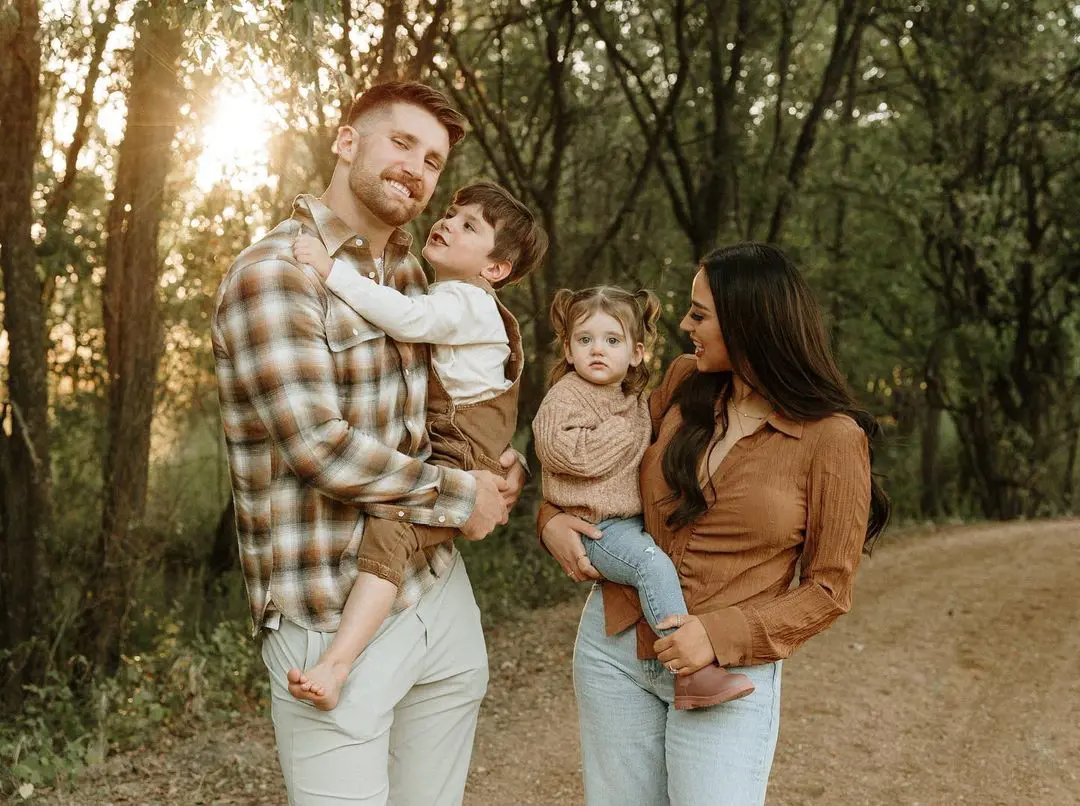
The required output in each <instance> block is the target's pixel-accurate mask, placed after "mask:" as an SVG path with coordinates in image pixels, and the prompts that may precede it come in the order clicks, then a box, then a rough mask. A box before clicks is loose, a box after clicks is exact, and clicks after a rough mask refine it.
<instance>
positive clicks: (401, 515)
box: [397, 509, 405, 518]
mask: <svg viewBox="0 0 1080 806" xmlns="http://www.w3.org/2000/svg"><path fill="white" fill-rule="evenodd" d="M397 516H398V517H399V518H404V517H405V510H403V509H399V510H398V514H397Z"/></svg>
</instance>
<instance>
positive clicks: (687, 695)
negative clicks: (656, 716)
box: [675, 663, 754, 711]
mask: <svg viewBox="0 0 1080 806" xmlns="http://www.w3.org/2000/svg"><path fill="white" fill-rule="evenodd" d="M753 692H754V684H753V683H751V682H750V678H749V677H747V676H746V675H744V674H731V673H730V672H729V671H728V670H727V669H725V668H723V667H722V666H717V665H716V664H715V663H711V664H709V665H708V666H705V667H703V668H701V669H698V670H697V671H696V672H694V673H693V674H688V675H685V676H678V677H676V678H675V707H676V708H677V709H678V710H680V711H688V710H690V709H692V708H707V707H709V706H710V705H718V704H719V703H722V702H729V701H731V700H737V699H739V698H740V697H745V696H746V695H747V694H752V693H753Z"/></svg>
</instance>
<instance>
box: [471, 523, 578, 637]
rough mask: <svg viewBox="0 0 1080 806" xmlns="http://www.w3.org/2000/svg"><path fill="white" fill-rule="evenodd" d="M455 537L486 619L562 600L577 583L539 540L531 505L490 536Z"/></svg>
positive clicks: (497, 618) (509, 614)
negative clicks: (485, 537) (479, 538)
mask: <svg viewBox="0 0 1080 806" xmlns="http://www.w3.org/2000/svg"><path fill="white" fill-rule="evenodd" d="M456 542H457V545H458V549H459V550H460V551H461V554H462V556H463V557H464V558H465V564H466V567H467V568H468V571H469V579H470V580H471V581H472V586H473V591H474V592H475V594H476V602H477V604H478V605H479V607H480V612H481V613H483V614H484V623H485V624H488V625H491V624H492V623H495V622H498V621H499V620H501V619H504V618H507V617H512V616H515V615H520V614H521V612H522V611H525V610H531V609H533V608H537V607H544V606H545V605H550V604H554V603H555V602H559V601H562V600H564V599H566V598H568V597H569V596H571V595H572V594H573V592H574V590H575V589H576V586H575V585H574V583H573V582H571V581H570V580H569V579H567V578H566V575H565V574H563V572H562V569H561V568H560V567H559V564H558V563H557V562H555V561H554V560H553V559H552V558H551V556H550V555H549V554H548V553H547V552H546V551H545V550H544V549H543V548H542V547H541V546H540V541H539V539H538V538H537V535H536V518H535V516H534V514H533V513H532V511H531V508H530V507H528V506H526V505H522V506H519V507H518V509H517V510H516V511H515V513H514V514H513V516H512V517H511V518H510V522H509V523H508V524H507V525H506V526H503V527H500V528H499V529H497V530H495V532H494V533H493V534H492V535H491V536H490V537H488V538H487V539H485V540H481V541H478V542H470V541H468V540H462V539H458V540H457V541H456Z"/></svg>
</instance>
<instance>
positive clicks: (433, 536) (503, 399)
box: [356, 288, 525, 585]
mask: <svg viewBox="0 0 1080 806" xmlns="http://www.w3.org/2000/svg"><path fill="white" fill-rule="evenodd" d="M487 290H488V293H490V294H491V295H492V296H493V297H494V298H495V304H496V306H497V307H498V309H499V315H500V316H502V320H503V324H504V325H505V327H506V335H507V338H508V340H509V342H510V357H509V358H508V359H507V361H506V377H507V378H508V379H510V380H511V385H510V387H509V388H508V389H506V390H505V391H503V392H500V393H499V394H498V395H496V396H495V397H493V398H489V399H487V400H482V401H480V402H479V403H469V404H467V405H464V406H459V405H457V404H456V403H454V401H453V399H452V398H451V397H450V395H449V393H448V392H447V391H446V387H445V386H444V385H443V382H442V380H441V379H440V378H439V375H438V373H437V372H436V371H435V368H434V367H433V366H432V363H431V361H430V360H429V361H428V400H427V427H428V434H429V435H430V437H431V458H430V459H429V460H428V461H429V462H431V463H432V464H436V465H443V466H445V467H455V468H458V469H460V470H490V471H491V472H492V473H497V474H499V475H501V476H505V475H506V470H505V469H503V468H502V467H501V466H500V465H499V456H501V455H502V453H503V452H504V451H505V450H506V449H507V448H508V447H510V441H511V440H512V439H513V437H514V431H515V430H516V428H517V409H518V393H519V390H520V388H521V371H522V367H523V366H524V363H525V356H524V353H523V351H522V347H521V328H520V327H519V326H518V323H517V320H516V319H515V318H514V315H513V314H512V313H510V311H508V310H507V309H506V307H505V306H504V305H503V304H502V302H500V301H499V298H498V295H496V294H495V292H494V291H492V290H491V289H490V288H488V289H487ZM457 531H458V530H457V529H451V528H447V527H443V526H426V525H423V524H416V523H408V522H405V521H392V520H384V519H382V518H374V517H369V518H368V519H367V522H366V524H365V526H364V537H363V540H362V541H361V543H360V550H359V553H358V556H357V563H356V564H357V567H358V568H359V569H360V570H361V571H366V572H368V573H370V574H374V575H375V576H378V577H381V578H383V579H386V580H389V581H390V582H393V583H394V584H395V585H400V584H401V576H402V572H403V570H404V568H405V563H406V561H407V559H408V558H409V556H410V555H412V554H413V553H414V552H416V551H423V550H425V549H429V548H434V547H435V546H437V545H439V544H440V543H444V542H445V541H447V540H450V539H452V538H453V536H454V535H455V534H457Z"/></svg>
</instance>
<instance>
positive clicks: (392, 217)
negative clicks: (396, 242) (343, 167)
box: [349, 162, 423, 227]
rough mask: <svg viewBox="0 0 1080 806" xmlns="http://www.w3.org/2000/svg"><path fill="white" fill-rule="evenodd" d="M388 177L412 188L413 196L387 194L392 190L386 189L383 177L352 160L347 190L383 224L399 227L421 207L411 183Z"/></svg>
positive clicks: (413, 216)
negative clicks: (408, 197) (407, 197)
mask: <svg viewBox="0 0 1080 806" xmlns="http://www.w3.org/2000/svg"><path fill="white" fill-rule="evenodd" d="M388 178H392V179H394V180H395V181H398V182H401V183H402V184H403V185H405V186H406V187H409V188H410V190H413V191H414V195H413V197H412V198H410V199H406V198H405V197H404V196H401V197H397V198H395V197H393V196H391V195H389V194H391V193H393V191H389V190H387V188H386V183H385V182H384V181H383V177H381V176H376V175H374V174H371V173H369V172H368V171H365V170H364V169H363V168H361V167H360V164H359V163H358V162H354V163H353V165H352V169H351V170H350V171H349V190H351V191H352V194H353V196H355V197H356V200H357V201H358V202H360V203H361V204H362V205H364V207H366V208H367V209H368V210H370V211H371V212H372V214H373V215H374V216H375V217H376V218H378V219H379V220H380V221H382V222H383V223H384V224H386V225H388V226H391V227H400V226H403V225H404V224H408V223H409V222H410V221H412V220H413V219H414V218H416V216H418V215H420V211H421V210H422V209H423V207H422V205H421V204H420V203H419V202H417V200H416V195H415V188H412V187H410V185H411V184H412V183H410V182H408V181H407V180H405V179H403V178H399V177H388ZM398 199H400V201H399V200H398Z"/></svg>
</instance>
